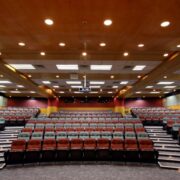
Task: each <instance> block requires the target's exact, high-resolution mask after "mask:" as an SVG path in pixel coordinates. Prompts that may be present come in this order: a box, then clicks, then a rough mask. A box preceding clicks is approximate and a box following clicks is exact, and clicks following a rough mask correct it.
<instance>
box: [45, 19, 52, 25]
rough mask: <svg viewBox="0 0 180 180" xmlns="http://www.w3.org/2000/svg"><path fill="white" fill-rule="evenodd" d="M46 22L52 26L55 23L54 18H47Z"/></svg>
mask: <svg viewBox="0 0 180 180" xmlns="http://www.w3.org/2000/svg"><path fill="white" fill-rule="evenodd" d="M44 23H45V24H47V25H48V26H52V25H53V24H54V22H53V20H52V19H45V20H44Z"/></svg>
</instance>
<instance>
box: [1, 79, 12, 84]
mask: <svg viewBox="0 0 180 180" xmlns="http://www.w3.org/2000/svg"><path fill="white" fill-rule="evenodd" d="M11 83H12V82H11V81H7V80H2V81H0V84H11Z"/></svg>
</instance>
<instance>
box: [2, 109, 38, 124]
mask: <svg viewBox="0 0 180 180" xmlns="http://www.w3.org/2000/svg"><path fill="white" fill-rule="evenodd" d="M39 112H40V111H39V109H38V108H22V107H6V108H3V109H0V118H1V119H3V120H5V124H6V125H9V126H14V125H15V126H19V125H25V123H26V122H27V121H28V119H30V118H32V117H36V116H37V115H38V113H39Z"/></svg>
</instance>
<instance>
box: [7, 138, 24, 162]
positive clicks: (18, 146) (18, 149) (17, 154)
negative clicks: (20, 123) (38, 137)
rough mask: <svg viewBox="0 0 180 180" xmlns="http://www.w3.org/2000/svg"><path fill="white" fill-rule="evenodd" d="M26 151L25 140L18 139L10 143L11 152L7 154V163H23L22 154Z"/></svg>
mask: <svg viewBox="0 0 180 180" xmlns="http://www.w3.org/2000/svg"><path fill="white" fill-rule="evenodd" d="M25 149H26V140H24V139H19V140H15V141H13V142H12V145H11V150H10V151H9V152H8V154H7V163H8V164H14V163H22V162H23V161H24V152H25Z"/></svg>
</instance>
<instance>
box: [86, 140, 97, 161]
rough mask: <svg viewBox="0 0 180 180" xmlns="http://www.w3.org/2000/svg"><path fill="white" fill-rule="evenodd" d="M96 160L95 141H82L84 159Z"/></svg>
mask: <svg viewBox="0 0 180 180" xmlns="http://www.w3.org/2000/svg"><path fill="white" fill-rule="evenodd" d="M95 158H96V139H93V138H89V139H84V159H85V160H94V159H95Z"/></svg>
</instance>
